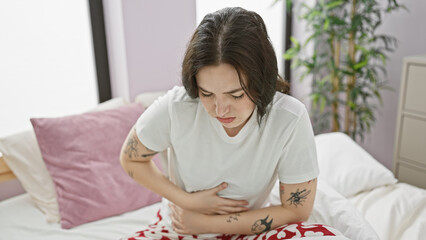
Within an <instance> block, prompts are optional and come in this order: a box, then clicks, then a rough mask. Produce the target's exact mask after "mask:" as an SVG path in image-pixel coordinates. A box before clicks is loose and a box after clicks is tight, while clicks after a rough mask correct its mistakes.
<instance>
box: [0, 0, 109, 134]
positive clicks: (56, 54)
mask: <svg viewBox="0 0 426 240" xmlns="http://www.w3.org/2000/svg"><path fill="white" fill-rule="evenodd" d="M0 29H1V35H0V137H2V136H6V135H10V134H13V133H16V132H19V131H22V130H26V129H29V128H31V124H30V121H29V118H31V117H58V116H64V115H70V114H77V113H81V112H83V111H87V110H88V109H90V108H92V107H94V106H95V105H96V104H98V84H97V77H96V64H95V57H94V51H93V44H92V42H93V41H92V29H91V21H90V11H89V4H88V0H62V1H57V0H19V1H15V0H9V1H1V2H0ZM108 81H109V79H108Z"/></svg>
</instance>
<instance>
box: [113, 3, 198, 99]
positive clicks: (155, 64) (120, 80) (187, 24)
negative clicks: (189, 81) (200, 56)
mask: <svg viewBox="0 0 426 240" xmlns="http://www.w3.org/2000/svg"><path fill="white" fill-rule="evenodd" d="M117 2H118V1H115V0H108V1H106V3H105V12H108V13H109V15H110V16H112V18H111V19H108V20H106V27H107V38H108V40H109V41H108V51H109V58H110V68H111V81H112V91H113V96H114V97H117V96H121V97H125V98H126V99H128V100H133V99H134V97H135V96H136V95H138V94H139V93H142V92H147V91H160V90H167V89H170V88H172V87H173V86H175V85H179V84H180V71H181V63H182V59H183V54H184V52H185V48H186V45H187V43H188V41H189V40H190V37H191V35H192V33H193V31H194V30H195V27H196V16H195V0H180V1H174V0H158V1H148V0H124V1H121V5H119V3H117ZM119 8H121V10H120V9H119ZM117 11H119V12H117ZM120 11H121V13H120ZM120 14H121V16H120ZM118 21H122V22H123V24H122V27H121V26H117V22H118ZM117 37H118V38H119V39H117ZM123 39H124V41H123Z"/></svg>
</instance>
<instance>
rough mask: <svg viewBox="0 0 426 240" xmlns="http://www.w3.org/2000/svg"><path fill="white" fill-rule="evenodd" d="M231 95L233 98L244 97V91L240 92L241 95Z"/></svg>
mask: <svg viewBox="0 0 426 240" xmlns="http://www.w3.org/2000/svg"><path fill="white" fill-rule="evenodd" d="M231 96H232V98H234V99H241V98H243V97H244V93H243V94H241V95H239V96H234V95H231Z"/></svg>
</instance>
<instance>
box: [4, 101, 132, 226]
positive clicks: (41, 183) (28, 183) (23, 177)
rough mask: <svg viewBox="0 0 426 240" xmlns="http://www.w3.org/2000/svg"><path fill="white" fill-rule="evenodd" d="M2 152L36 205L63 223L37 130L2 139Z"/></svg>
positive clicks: (112, 105) (100, 107)
mask: <svg viewBox="0 0 426 240" xmlns="http://www.w3.org/2000/svg"><path fill="white" fill-rule="evenodd" d="M126 104H127V102H126V101H125V100H123V99H122V98H114V99H111V100H108V101H106V102H103V103H101V104H99V105H98V106H97V107H95V108H94V109H91V110H90V111H100V110H107V109H113V108H116V107H120V106H124V105H126ZM0 152H1V153H2V154H3V158H4V160H5V162H6V164H7V165H8V166H9V168H10V169H11V170H12V172H13V173H14V174H15V175H16V177H17V178H18V180H19V181H20V182H21V184H22V187H23V188H24V189H25V191H27V193H29V195H30V196H31V199H32V201H33V202H34V204H35V205H36V206H37V207H38V208H39V209H40V210H41V211H42V212H43V213H44V214H45V215H46V220H47V221H48V222H59V221H60V215H59V208H58V201H57V199H56V192H55V188H54V185H53V181H52V178H51V177H50V174H49V172H48V171H47V168H46V164H45V163H44V161H43V158H42V156H41V152H40V149H39V147H38V143H37V139H36V136H35V133H34V130H33V129H30V130H26V131H23V132H20V133H17V134H13V135H10V136H7V137H4V138H0Z"/></svg>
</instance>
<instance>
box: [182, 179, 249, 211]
mask: <svg viewBox="0 0 426 240" xmlns="http://www.w3.org/2000/svg"><path fill="white" fill-rule="evenodd" d="M227 187H228V184H227V183H221V184H220V185H218V186H216V187H214V188H211V189H207V190H202V191H197V192H193V193H190V198H189V200H188V201H187V202H186V203H185V204H184V205H185V206H182V207H183V208H185V209H188V210H192V211H196V212H199V213H203V214H208V215H217V214H220V215H222V214H231V213H237V212H244V211H247V210H249V208H247V207H244V206H245V205H248V204H249V203H248V202H247V201H244V200H233V199H229V198H223V197H220V196H218V195H217V193H218V192H220V191H222V190H224V189H226V188H227Z"/></svg>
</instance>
